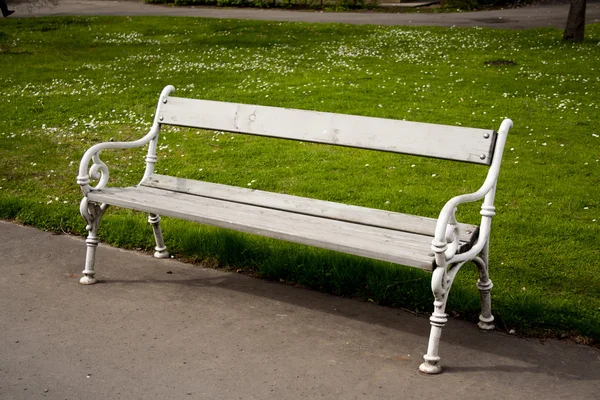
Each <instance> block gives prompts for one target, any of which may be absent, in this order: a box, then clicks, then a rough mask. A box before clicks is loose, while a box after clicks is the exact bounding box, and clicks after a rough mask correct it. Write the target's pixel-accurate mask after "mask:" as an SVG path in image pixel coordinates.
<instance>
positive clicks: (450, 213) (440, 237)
mask: <svg viewBox="0 0 600 400" xmlns="http://www.w3.org/2000/svg"><path fill="white" fill-rule="evenodd" d="M512 125H513V122H512V121H511V120H510V119H508V118H507V119H505V120H504V121H502V124H501V125H500V129H499V130H498V135H497V138H496V145H495V148H494V158H493V160H492V163H491V165H490V169H489V171H488V174H487V177H486V179H485V181H484V182H483V185H481V187H480V188H479V190H477V191H476V192H473V193H469V194H463V195H460V196H456V197H453V198H452V199H450V200H449V201H448V202H447V203H446V204H445V205H444V207H443V208H442V211H441V212H440V215H439V217H438V221H437V225H436V228H435V236H434V239H433V243H432V246H431V248H432V250H433V251H434V252H435V259H436V263H437V265H440V266H441V265H446V264H447V261H450V260H451V262H460V261H464V260H466V259H469V257H471V256H472V255H473V254H475V255H477V254H479V253H480V252H481V250H482V249H483V246H484V245H485V243H486V242H487V237H488V236H489V232H490V228H491V221H492V217H493V216H494V215H495V212H494V209H495V208H494V197H495V195H496V182H497V181H498V174H499V172H500V163H501V162H502V153H503V152H504V145H505V144H506V137H507V135H508V131H509V130H510V128H511V127H512ZM484 197H485V200H484V202H483V205H482V207H481V215H482V221H481V226H480V233H479V239H478V240H477V243H476V244H475V246H473V248H472V249H471V250H469V251H468V252H467V253H464V254H459V255H456V254H455V253H456V248H457V247H458V246H456V245H453V246H451V247H450V249H448V244H449V243H455V242H457V241H458V236H457V235H455V234H453V232H454V227H455V226H456V218H455V213H456V208H457V207H458V206H459V205H460V204H463V203H469V202H473V201H477V200H480V199H482V198H484ZM482 239H483V240H482ZM456 244H457V243H456ZM448 250H450V251H448Z"/></svg>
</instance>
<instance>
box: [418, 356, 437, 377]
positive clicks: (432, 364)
mask: <svg viewBox="0 0 600 400" xmlns="http://www.w3.org/2000/svg"><path fill="white" fill-rule="evenodd" d="M438 361H439V357H438V360H437V361H425V362H424V363H422V364H421V365H419V371H421V372H422V373H424V374H427V375H435V374H439V373H440V372H442V367H440V365H439V364H438Z"/></svg>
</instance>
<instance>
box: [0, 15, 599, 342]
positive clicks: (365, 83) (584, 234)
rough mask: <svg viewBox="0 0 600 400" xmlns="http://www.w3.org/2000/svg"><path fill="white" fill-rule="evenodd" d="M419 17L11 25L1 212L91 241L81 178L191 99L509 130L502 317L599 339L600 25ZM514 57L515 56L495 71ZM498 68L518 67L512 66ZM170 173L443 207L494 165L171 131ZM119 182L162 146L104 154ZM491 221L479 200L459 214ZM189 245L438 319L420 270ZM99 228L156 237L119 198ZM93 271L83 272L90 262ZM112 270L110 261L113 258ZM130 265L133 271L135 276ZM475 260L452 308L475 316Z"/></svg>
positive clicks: (299, 251) (134, 237)
mask: <svg viewBox="0 0 600 400" xmlns="http://www.w3.org/2000/svg"><path fill="white" fill-rule="evenodd" d="M561 34H562V32H560V31H558V30H554V29H537V30H529V31H503V30H488V29H477V28H475V29H447V28H401V27H377V26H350V25H339V24H305V23H278V22H253V21H232V20H214V19H196V18H120V17H106V18H40V19H14V20H10V19H8V20H3V21H2V25H0V71H1V73H2V79H1V80H0V96H1V98H2V103H1V104H2V108H1V114H0V218H4V219H17V220H19V221H21V222H23V223H26V224H31V225H35V226H37V227H40V228H42V229H49V230H53V231H59V232H60V231H65V232H71V233H77V234H83V233H84V222H83V219H81V217H80V216H79V212H78V204H79V201H80V199H81V193H80V192H79V187H78V186H77V185H76V182H75V178H76V176H77V171H78V164H79V160H80V158H81V156H82V154H83V152H84V151H85V149H86V148H88V147H89V146H90V145H92V144H94V143H97V142H100V141H107V140H109V139H111V138H112V139H113V140H133V139H137V138H140V137H141V136H143V135H144V134H145V133H146V132H147V130H148V128H149V126H150V124H151V121H152V113H153V111H154V109H155V106H156V101H157V98H158V94H159V93H160V91H161V89H162V88H163V87H164V86H165V85H167V84H172V85H174V86H175V87H176V88H177V91H176V93H175V95H176V96H182V97H186V96H189V97H197V98H204V99H213V100H223V101H232V102H243V103H254V104H262V105H273V106H282V107H293V108H302V109H311V110H320V111H331V112H340V113H352V114H359V115H369V116H376V117H386V118H396V119H407V120H414V121H423V122H432V123H442V124H449V125H455V124H456V125H463V126H471V127H477V128H492V129H497V128H498V127H499V124H500V121H501V120H502V118H504V117H509V118H511V119H513V121H514V122H515V126H514V129H512V130H511V132H510V135H509V138H508V143H507V148H506V153H505V158H504V162H503V167H502V169H501V173H500V180H499V184H498V194H497V201H496V206H497V216H496V218H495V220H494V226H493V229H492V239H491V270H490V275H491V278H492V280H493V282H494V289H493V291H492V307H493V311H494V314H495V315H496V317H497V318H498V321H499V324H498V325H499V327H500V328H502V329H511V328H514V329H516V330H517V332H518V333H523V334H534V335H547V336H554V335H565V334H566V335H572V336H581V337H583V338H587V339H592V340H596V341H597V340H599V339H600V252H599V248H600V245H599V242H600V222H599V220H600V215H599V209H600V208H599V206H600V204H599V203H600V110H599V107H600V57H599V55H600V24H595V25H590V26H588V27H587V32H586V34H587V41H586V42H585V43H584V44H582V45H578V46H575V45H571V44H563V43H561V42H560V38H561ZM497 60H505V61H510V62H500V63H490V62H491V61H497ZM496 64H500V65H496ZM159 146H160V150H159V162H158V164H157V172H159V173H168V174H174V175H177V176H185V177H189V178H196V179H203V180H207V181H212V182H219V183H226V184H232V185H238V186H244V187H248V186H250V187H253V188H257V189H262V190H269V191H277V192H283V193H289V194H294V195H300V196H308V197H314V198H321V199H327V200H332V201H338V202H345V203H349V204H357V205H363V206H368V207H375V208H381V209H389V210H394V211H400V212H406V213H410V214H419V215H424V216H429V217H436V216H437V214H438V213H439V211H440V210H441V207H442V206H443V204H444V203H445V202H446V201H447V200H448V199H449V198H450V197H452V196H454V195H457V194H461V193H465V192H470V191H474V190H476V189H477V188H478V187H479V185H481V183H482V182H483V179H484V177H485V174H486V172H487V171H486V168H485V167H479V166H474V165H467V164H462V163H456V162H447V161H440V160H432V159H424V158H418V157H410V156H401V155H395V154H388V153H379V152H371V151H363V150H356V149H347V148H337V147H330V146H324V145H313V144H308V143H292V142H287V141H279V140H273V139H264V138H258V137H245V136H241V135H232V134H227V133H222V132H206V131H195V130H187V129H177V128H174V129H167V130H166V131H165V134H164V135H163V136H162V138H161V142H160V143H159ZM103 155H104V157H103V158H104V161H105V162H106V163H107V164H108V165H109V168H110V169H111V182H112V184H113V185H125V184H135V183H137V182H138V181H139V179H140V178H141V175H142V172H143V168H144V163H143V156H144V149H140V150H139V151H137V150H127V151H112V152H109V151H107V152H105V153H103ZM458 218H459V219H460V220H461V221H462V222H471V223H478V205H474V206H467V207H464V208H461V209H460V210H459V214H458ZM163 227H164V233H165V238H166V241H167V246H169V249H170V251H171V252H173V253H175V254H176V255H177V256H179V257H182V258H186V259H188V260H192V261H204V262H206V263H207V264H211V265H219V266H227V267H231V268H235V269H238V268H239V269H241V270H244V271H250V272H251V273H254V274H257V275H260V276H262V277H266V278H269V279H281V280H283V281H286V282H294V283H298V284H301V285H304V286H308V287H311V288H315V289H318V290H324V291H329V292H333V293H337V294H340V295H345V296H353V297H360V298H362V299H366V300H370V301H373V302H376V303H379V304H383V305H391V306H395V307H402V308H406V309H410V310H417V311H419V312H424V311H427V312H429V311H431V310H432V301H433V297H432V295H431V292H430V288H429V280H430V275H428V274H425V273H422V272H421V271H418V270H414V269H411V268H406V267H401V266H396V265H392V264H387V263H382V262H374V261H371V260H366V259H361V258H358V257H352V256H347V255H342V254H337V253H333V252H328V251H324V250H319V249H314V248H309V247H304V246H299V245H293V244H289V243H282V242H277V241H274V240H268V239H264V238H259V237H253V236H249V235H244V234H239V233H234V232H228V231H223V230H218V229H214V228H209V227H203V226H199V225H194V224H190V223H186V222H182V221H177V220H170V219H165V222H164V225H163ZM100 235H101V239H102V240H104V241H106V242H108V243H112V244H115V245H118V246H122V247H129V248H142V249H151V248H152V247H153V237H152V234H151V228H150V226H149V225H148V224H147V222H146V217H145V216H144V215H142V214H138V213H132V212H130V211H127V210H117V209H111V210H110V211H109V212H108V213H107V215H106V216H105V217H104V219H103V223H102V224H101V232H100ZM81 261H82V267H83V259H82V260H81ZM97 269H98V275H99V277H102V260H98V265H97ZM123 274H124V275H126V274H127V271H125V270H124V271H123ZM476 278H477V272H476V268H475V267H474V266H473V265H467V266H465V267H464V268H463V270H462V271H461V273H460V274H459V276H458V279H457V281H456V282H455V284H454V286H453V289H452V293H451V295H450V304H449V310H450V312H451V314H452V315H453V316H456V315H460V316H462V317H464V318H468V319H472V318H476V316H477V313H478V309H479V304H478V302H479V300H478V292H477V290H476V288H475V281H476Z"/></svg>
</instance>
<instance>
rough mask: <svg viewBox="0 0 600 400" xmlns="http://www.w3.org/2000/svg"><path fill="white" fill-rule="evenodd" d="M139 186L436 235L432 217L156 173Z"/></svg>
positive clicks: (470, 234) (468, 232) (463, 236)
mask: <svg viewBox="0 0 600 400" xmlns="http://www.w3.org/2000/svg"><path fill="white" fill-rule="evenodd" d="M141 185H142V186H148V187H153V188H159V189H165V190H170V191H173V192H179V193H189V194H194V195H198V196H203V197H208V198H213V199H221V200H226V201H231V202H236V203H241V204H249V205H255V206H260V207H266V208H272V209H276V210H282V211H289V212H294V213H298V214H305V215H313V216H316V217H321V218H329V219H334V220H339V221H347V222H354V223H358V224H362V225H370V226H375V227H380V228H386V229H392V230H396V231H404V232H409V233H416V234H420V235H425V236H431V237H433V235H434V233H435V225H436V222H437V221H436V220H435V219H433V218H426V217H420V216H415V215H409V214H401V213H396V212H390V211H385V210H377V209H371V208H366V207H358V206H351V205H347V204H340V203H334V202H331V201H323V200H316V199H310V198H305V197H298V196H291V195H286V194H281V193H271V192H265V191H261V190H252V189H247V188H241V187H234V186H227V185H221V184H217V183H210V182H203V181H196V180H192V179H184V178H177V177H173V176H166V175H159V174H154V175H152V176H150V178H148V179H147V180H145V181H143V182H142V183H141ZM476 234H477V226H476V225H468V224H459V238H460V240H461V242H466V243H471V242H472V241H473V240H474V239H475V238H476V236H475V235H476Z"/></svg>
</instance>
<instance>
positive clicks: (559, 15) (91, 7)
mask: <svg viewBox="0 0 600 400" xmlns="http://www.w3.org/2000/svg"><path fill="white" fill-rule="evenodd" d="M16 9H17V13H15V14H14V17H41V16H50V15H54V16H56V15H124V16H137V15H160V16H180V17H181V16H187V17H205V18H234V19H252V20H268V21H295V22H298V21H304V22H340V23H347V24H376V25H406V26H420V25H422V26H461V27H472V26H479V27H488V28H502V29H525V28H538V27H544V26H552V27H555V28H559V29H562V28H564V26H565V23H566V21H567V14H568V10H569V5H568V4H559V5H546V6H537V7H523V8H515V9H506V10H494V11H480V12H462V13H443V14H432V13H425V14H416V13H409V14H402V13H374V12H360V13H356V12H348V13H341V12H315V11H286V10H260V9H251V8H239V9H236V8H209V7H171V6H164V5H151V4H143V3H140V1H108V0H107V1H104V0H60V3H59V5H58V6H57V7H55V8H39V9H34V10H32V11H31V12H29V11H28V10H27V9H26V7H25V6H24V5H22V6H18V7H16ZM10 18H13V17H12V16H11V17H10ZM599 21H600V1H598V0H591V1H590V0H588V5H587V13H586V22H587V23H593V22H599Z"/></svg>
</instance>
